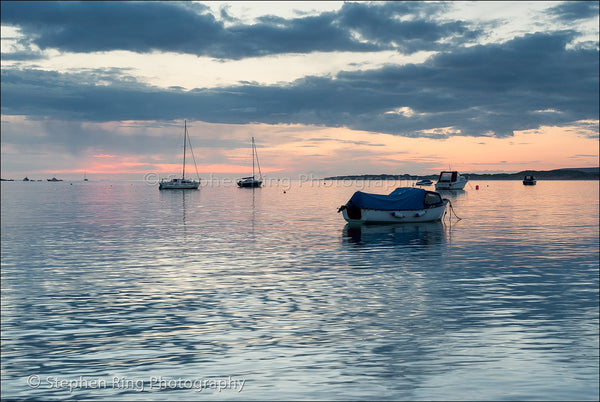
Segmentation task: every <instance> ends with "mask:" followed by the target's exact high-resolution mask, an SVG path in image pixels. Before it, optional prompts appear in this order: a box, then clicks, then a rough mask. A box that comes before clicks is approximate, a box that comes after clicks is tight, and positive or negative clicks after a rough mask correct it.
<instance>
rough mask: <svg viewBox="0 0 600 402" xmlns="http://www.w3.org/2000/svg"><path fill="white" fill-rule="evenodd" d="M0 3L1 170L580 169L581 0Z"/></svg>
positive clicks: (595, 127)
mask: <svg viewBox="0 0 600 402" xmlns="http://www.w3.org/2000/svg"><path fill="white" fill-rule="evenodd" d="M0 4H1V10H0V11H1V39H2V40H1V87H0V90H1V98H0V104H1V174H2V177H3V178H14V179H21V178H22V177H24V176H29V177H31V178H35V179H44V178H50V177H52V176H56V177H59V178H64V179H69V180H74V179H81V178H82V177H83V175H84V174H85V175H86V176H87V177H88V178H90V179H132V180H139V179H144V178H147V177H155V176H157V177H158V176H160V177H167V176H170V175H177V174H178V173H179V172H180V171H181V163H182V154H183V132H184V121H185V124H187V127H188V132H189V135H190V139H191V143H192V146H193V152H194V158H193V159H195V161H196V165H197V167H198V170H199V172H200V175H201V177H205V178H206V177H211V178H226V177H236V176H240V175H247V174H248V173H249V171H250V170H251V163H252V162H251V155H252V154H251V151H250V141H251V137H255V140H256V145H257V149H258V155H259V158H260V164H261V168H262V173H263V174H264V175H265V176H267V177H272V178H284V177H287V178H291V179H294V178H299V177H314V178H321V177H326V176H333V175H344V174H381V173H387V174H404V173H408V174H412V175H427V174H436V173H439V171H441V170H446V169H449V168H450V169H454V170H459V171H461V172H464V173H467V172H468V173H494V172H518V171H521V170H526V169H533V170H551V169H558V168H566V167H597V166H598V165H599V157H598V151H599V112H598V110H599V79H598V77H599V32H598V30H599V29H598V26H599V8H598V4H599V3H598V2H597V1H573V2H571V1H569V2H556V1H552V2H543V1H532V2H528V1H518V2H508V1H500V2H494V1H485V2H433V1H423V2H420V1H408V2H400V1H395V2H292V1H289V2H271V1H269V2H241V1H239V2H216V1H215V2H175V1H168V2H158V1H141V2H130V1H125V2H119V1H108V2H94V1H85V2H74V1H64V2H46V1H44V2H26V1H2V2H1V3H0ZM188 160H189V155H188ZM190 169H192V170H193V165H192V167H190V165H188V167H187V169H186V171H187V172H189V171H190Z"/></svg>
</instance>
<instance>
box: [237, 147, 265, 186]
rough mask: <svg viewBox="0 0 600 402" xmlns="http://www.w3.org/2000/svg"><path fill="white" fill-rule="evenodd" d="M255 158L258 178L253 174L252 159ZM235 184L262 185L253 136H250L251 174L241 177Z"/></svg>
mask: <svg viewBox="0 0 600 402" xmlns="http://www.w3.org/2000/svg"><path fill="white" fill-rule="evenodd" d="M255 158H256V164H257V165H258V179H257V178H256V176H255V174H254V159H255ZM237 185H238V186H239V187H252V188H254V187H260V186H262V173H261V171H260V163H259V162H258V153H257V152H256V145H255V144H254V137H252V176H249V177H243V178H241V179H239V180H238V182H237Z"/></svg>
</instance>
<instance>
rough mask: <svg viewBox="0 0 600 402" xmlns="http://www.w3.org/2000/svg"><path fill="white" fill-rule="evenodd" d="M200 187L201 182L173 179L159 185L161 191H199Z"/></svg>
mask: <svg viewBox="0 0 600 402" xmlns="http://www.w3.org/2000/svg"><path fill="white" fill-rule="evenodd" d="M199 186H200V182H199V181H193V180H182V179H173V180H171V181H161V182H160V183H159V185H158V189H159V190H197V189H198V187H199Z"/></svg>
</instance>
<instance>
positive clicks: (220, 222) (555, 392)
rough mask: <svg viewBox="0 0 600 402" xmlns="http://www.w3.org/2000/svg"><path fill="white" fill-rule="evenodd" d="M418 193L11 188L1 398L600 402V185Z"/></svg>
mask: <svg viewBox="0 0 600 402" xmlns="http://www.w3.org/2000/svg"><path fill="white" fill-rule="evenodd" d="M406 184H408V183H407V182H404V183H399V182H397V183H394V182H371V183H370V186H367V183H362V182H337V183H335V182H334V183H331V182H326V183H324V182H293V183H291V184H290V183H286V184H285V185H284V184H283V183H277V182H272V183H270V185H269V186H268V187H265V188H262V189H257V190H255V191H252V190H249V189H238V188H234V187H232V186H231V185H228V184H221V185H216V184H213V185H210V186H203V187H202V188H201V189H200V190H199V191H162V192H161V191H158V189H157V187H156V186H150V185H148V184H145V183H142V182H131V183H129V182H128V183H124V182H120V183H109V182H73V183H70V182H61V183H47V182H45V183H23V182H4V183H2V188H1V189H2V204H1V206H2V217H1V219H2V220H1V222H2V228H1V240H2V243H1V247H2V249H1V250H2V253H1V258H2V260H1V262H2V278H1V279H2V281H1V286H2V327H1V332H2V349H1V365H2V379H1V381H2V390H1V393H2V398H3V399H30V400H75V399H86V400H115V399H117V400H202V399H244V400H247V399H261V400H264V399H277V400H281V399H295V400H297V399H311V400H312V399H318V400H340V399H342V400H347V399H354V400H355V399H362V400H364V399H378V400H380V399H393V400H447V399H454V400H456V399H461V400H469V399H476V400H598V397H599V392H598V379H599V373H598V366H599V346H598V345H599V339H598V333H599V328H598V324H599V304H598V303H599V283H598V282H599V272H598V264H599V231H598V227H599V217H598V210H599V189H598V182H597V181H596V182H588V181H540V182H538V184H537V185H536V186H531V187H529V186H523V185H522V184H521V183H520V182H517V181H489V182H473V183H471V184H469V185H467V188H466V191H464V192H453V193H445V196H446V197H447V198H449V199H450V200H451V201H452V203H453V205H454V210H455V212H456V214H457V215H458V216H460V217H461V218H462V220H461V221H457V220H456V219H455V218H454V219H452V220H448V219H447V218H446V219H445V220H444V221H443V222H438V223H429V224H405V225H399V226H398V225H392V226H363V227H361V226H358V227H354V226H348V225H346V224H345V222H344V220H343V219H342V217H341V214H338V213H336V209H337V207H339V206H340V205H342V204H343V203H345V202H346V201H347V200H348V199H349V198H350V196H351V195H352V193H353V192H354V191H355V190H357V189H362V190H364V191H369V192H374V193H388V192H389V191H391V190H392V189H393V188H394V187H396V186H399V185H406ZM477 184H478V185H479V190H476V189H475V185H477ZM284 190H285V192H284Z"/></svg>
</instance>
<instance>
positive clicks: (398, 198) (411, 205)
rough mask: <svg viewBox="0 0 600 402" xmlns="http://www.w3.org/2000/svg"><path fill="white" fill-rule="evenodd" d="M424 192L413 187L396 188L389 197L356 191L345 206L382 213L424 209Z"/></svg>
mask: <svg viewBox="0 0 600 402" xmlns="http://www.w3.org/2000/svg"><path fill="white" fill-rule="evenodd" d="M426 192H427V191H426V190H423V189H422V188H414V187H398V188H397V189H395V190H394V191H392V192H391V193H390V194H389V195H385V194H370V193H363V192H362V191H357V192H355V193H354V195H353V196H352V198H350V201H348V203H347V204H346V205H348V206H349V207H358V208H366V209H379V210H384V211H399V210H417V209H424V208H425V193H426Z"/></svg>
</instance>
